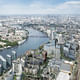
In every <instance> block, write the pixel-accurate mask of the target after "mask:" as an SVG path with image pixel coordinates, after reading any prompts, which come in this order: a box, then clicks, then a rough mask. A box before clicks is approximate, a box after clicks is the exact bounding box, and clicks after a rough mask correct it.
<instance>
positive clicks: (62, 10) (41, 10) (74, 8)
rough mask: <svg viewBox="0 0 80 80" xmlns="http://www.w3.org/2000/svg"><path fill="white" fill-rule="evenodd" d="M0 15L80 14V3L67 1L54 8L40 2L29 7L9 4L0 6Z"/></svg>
mask: <svg viewBox="0 0 80 80" xmlns="http://www.w3.org/2000/svg"><path fill="white" fill-rule="evenodd" d="M0 14H80V1H67V2H64V3H61V4H58V5H54V6H53V5H50V4H49V5H46V4H45V5H44V4H43V3H41V2H39V1H38V2H34V3H31V4H29V5H23V4H8V5H3V6H0Z"/></svg>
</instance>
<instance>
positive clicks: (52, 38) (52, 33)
mask: <svg viewBox="0 0 80 80" xmlns="http://www.w3.org/2000/svg"><path fill="white" fill-rule="evenodd" d="M55 38H56V31H55V30H51V40H54V39H55Z"/></svg>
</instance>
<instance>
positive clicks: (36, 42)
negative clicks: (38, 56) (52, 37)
mask: <svg viewBox="0 0 80 80" xmlns="http://www.w3.org/2000/svg"><path fill="white" fill-rule="evenodd" d="M27 30H28V31H29V36H35V35H37V36H46V34H45V33H42V32H40V31H37V30H34V29H31V28H28V29H27ZM48 41H49V38H48V37H47V38H45V37H28V39H27V40H26V41H25V42H24V43H23V44H21V45H19V46H15V47H12V48H9V49H4V50H2V51H0V55H2V56H3V57H4V58H5V57H6V55H7V54H10V55H11V54H12V50H15V51H16V52H17V56H22V55H23V54H25V52H26V51H27V50H30V49H37V48H38V47H39V46H40V45H42V44H43V43H46V42H48Z"/></svg>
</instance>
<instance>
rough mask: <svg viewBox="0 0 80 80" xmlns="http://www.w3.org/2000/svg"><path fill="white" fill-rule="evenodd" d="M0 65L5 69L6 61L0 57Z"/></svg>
mask: <svg viewBox="0 0 80 80" xmlns="http://www.w3.org/2000/svg"><path fill="white" fill-rule="evenodd" d="M0 60H1V63H2V64H1V65H2V67H3V69H7V65H6V60H5V59H4V58H3V57H2V56H1V55H0Z"/></svg>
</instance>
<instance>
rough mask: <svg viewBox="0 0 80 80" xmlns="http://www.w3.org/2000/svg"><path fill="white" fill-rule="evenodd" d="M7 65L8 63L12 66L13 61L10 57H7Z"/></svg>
mask: <svg viewBox="0 0 80 80" xmlns="http://www.w3.org/2000/svg"><path fill="white" fill-rule="evenodd" d="M7 63H8V65H9V66H11V64H12V60H11V56H10V55H7Z"/></svg>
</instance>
